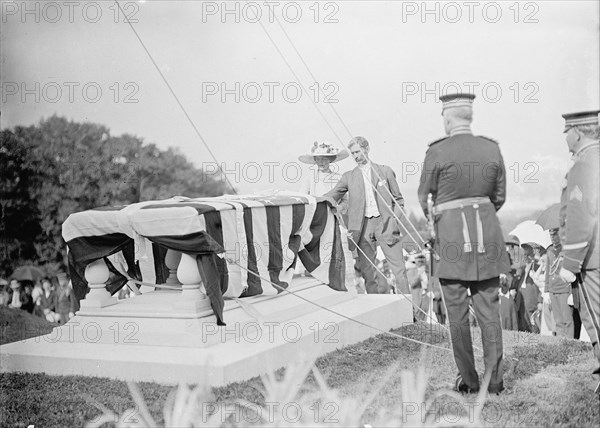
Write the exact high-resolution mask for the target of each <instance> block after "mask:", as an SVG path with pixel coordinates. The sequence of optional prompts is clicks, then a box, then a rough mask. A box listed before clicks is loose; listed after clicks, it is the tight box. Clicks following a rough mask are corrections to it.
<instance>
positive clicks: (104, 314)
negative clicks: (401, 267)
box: [0, 278, 412, 386]
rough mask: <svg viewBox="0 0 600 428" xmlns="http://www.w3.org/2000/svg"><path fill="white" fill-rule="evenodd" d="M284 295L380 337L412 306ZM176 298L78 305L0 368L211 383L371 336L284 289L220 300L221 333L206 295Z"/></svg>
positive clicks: (314, 291) (298, 287) (311, 291)
mask: <svg viewBox="0 0 600 428" xmlns="http://www.w3.org/2000/svg"><path fill="white" fill-rule="evenodd" d="M292 290H293V291H294V292H295V293H297V294H299V295H300V296H303V297H306V298H309V299H310V300H311V301H314V302H316V303H318V304H319V305H322V306H324V307H326V308H329V309H331V310H333V311H335V312H337V313H339V314H343V315H344V316H346V317H349V318H353V319H356V320H358V321H362V322H364V323H366V324H369V325H372V326H376V327H377V328H379V329H381V330H384V331H388V330H389V329H391V328H396V327H401V326H402V325H403V324H407V323H412V308H411V305H410V303H409V302H408V301H407V300H406V299H403V298H402V297H401V296H398V295H393V294H387V295H355V294H352V293H343V292H336V291H333V290H331V289H330V288H329V287H327V286H326V285H323V284H320V283H319V282H318V281H316V280H314V279H312V278H302V279H299V280H298V281H297V282H296V281H295V282H294V284H293V287H292ZM180 299H181V293H180V292H171V291H161V292H152V293H146V294H143V295H141V296H136V297H134V298H132V299H127V300H121V301H119V302H118V303H117V304H115V305H112V306H108V307H104V308H97V309H94V308H90V307H87V308H85V309H82V310H81V311H79V312H78V313H77V315H76V316H75V317H74V318H73V319H72V320H71V321H69V322H68V323H67V324H65V325H64V326H61V327H57V328H55V329H54V330H53V331H52V333H50V334H48V335H45V336H39V337H36V338H32V339H28V340H25V341H21V342H15V343H11V344H7V345H3V347H2V354H1V365H0V366H1V370H2V371H3V372H15V371H25V372H38V373H39V372H43V373H47V374H53V375H83V376H102V377H109V378H116V379H121V380H132V381H152V382H159V383H165V384H175V383H180V382H186V383H196V382H208V384H210V385H212V386H218V385H225V384H228V383H230V382H235V381H242V380H246V379H249V378H251V377H254V376H258V375H260V374H262V373H265V372H268V371H270V370H274V369H278V368H280V367H283V366H287V365H289V364H291V363H294V362H297V361H299V360H300V359H302V358H307V357H308V358H311V357H314V356H320V355H323V354H325V353H327V352H330V351H333V350H335V349H338V348H342V347H344V346H347V345H350V344H353V343H356V342H359V341H361V340H364V339H367V338H369V337H371V336H374V335H377V334H380V331H377V330H374V329H371V328H368V327H365V326H363V325H361V324H358V323H356V322H353V321H351V320H349V319H346V318H345V317H343V316H340V315H336V314H332V313H331V312H329V311H326V310H323V309H320V308H318V307H316V306H314V305H312V304H310V303H307V302H305V301H303V300H301V299H299V298H298V297H296V296H293V295H290V294H288V293H284V294H281V295H278V296H264V297H262V296H257V297H253V298H245V299H243V301H244V302H246V303H247V304H251V305H252V308H253V310H247V309H244V308H243V306H240V304H238V303H237V302H235V301H230V300H228V301H226V304H225V311H224V319H225V322H226V323H227V325H226V326H224V327H219V326H217V325H216V320H215V317H214V315H213V314H212V310H211V309H210V305H209V304H208V299H206V300H205V301H203V302H202V304H204V302H206V303H207V305H208V306H206V307H204V308H201V307H200V308H199V307H194V308H193V310H191V309H190V308H185V307H181V306H180V303H181V301H180Z"/></svg>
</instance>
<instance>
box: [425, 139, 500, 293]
mask: <svg viewBox="0 0 600 428" xmlns="http://www.w3.org/2000/svg"><path fill="white" fill-rule="evenodd" d="M454 131H458V132H459V133H457V134H454V135H453V134H452V133H451V135H450V136H449V137H446V138H443V139H441V140H437V141H434V142H433V143H431V144H430V145H429V149H428V150H427V154H426V155H425V162H424V164H423V170H422V172H421V182H420V185H419V191H418V194H419V202H420V204H421V207H422V208H423V211H424V212H425V214H426V215H427V214H428V208H427V196H428V194H429V193H431V194H432V196H433V201H434V204H435V206H434V219H435V231H436V237H435V242H434V250H435V252H436V253H437V260H435V262H434V275H435V276H437V277H439V278H445V279H458V280H463V281H482V280H485V279H490V278H494V277H497V276H499V275H500V274H501V273H506V272H509V271H510V264H509V259H508V254H507V252H506V248H505V243H504V238H503V234H502V230H501V228H500V223H499V221H498V217H497V216H496V211H497V210H499V209H500V207H502V205H503V204H504V200H505V198H506V173H505V168H504V160H503V159H502V155H501V154H500V148H499V147H498V143H496V142H495V141H494V140H491V139H489V138H486V137H479V136H474V135H473V134H471V132H470V130H469V129H468V128H467V129H462V130H453V132H454Z"/></svg>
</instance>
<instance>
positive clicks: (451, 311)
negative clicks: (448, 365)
mask: <svg viewBox="0 0 600 428" xmlns="http://www.w3.org/2000/svg"><path fill="white" fill-rule="evenodd" d="M440 284H441V285H442V294H443V297H444V303H445V305H446V312H447V314H448V321H449V324H450V338H451V340H452V351H453V352H454V361H455V362H456V365H457V366H458V371H459V373H460V375H461V377H462V380H463V382H464V383H465V384H466V385H467V386H468V387H469V388H471V389H472V390H479V376H478V375H477V370H476V369H475V359H474V356H473V345H472V342H471V328H470V325H469V299H468V296H467V289H469V290H471V296H472V298H473V307H474V309H475V315H476V316H477V321H478V322H479V326H480V328H481V336H482V342H483V359H484V363H485V374H484V379H485V376H491V377H490V384H489V386H488V389H489V390H491V391H497V390H499V389H502V387H503V383H502V377H503V375H504V368H503V364H502V326H501V323H500V304H499V301H500V298H499V295H498V289H499V287H500V281H499V278H498V277H496V278H490V279H487V280H484V281H460V280H457V279H443V278H440Z"/></svg>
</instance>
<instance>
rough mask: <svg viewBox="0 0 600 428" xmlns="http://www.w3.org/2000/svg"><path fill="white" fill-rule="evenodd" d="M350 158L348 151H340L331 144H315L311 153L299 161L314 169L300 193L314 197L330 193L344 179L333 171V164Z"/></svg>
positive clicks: (301, 156)
mask: <svg viewBox="0 0 600 428" xmlns="http://www.w3.org/2000/svg"><path fill="white" fill-rule="evenodd" d="M347 157H348V152H347V151H346V150H339V149H338V148H336V147H334V146H333V145H332V144H330V143H326V142H324V143H320V144H319V143H318V142H316V141H315V142H314V144H313V146H312V147H311V149H310V153H306V154H303V155H300V156H299V157H298V159H299V160H300V162H304V163H307V164H310V165H313V167H311V168H310V173H309V174H308V177H305V179H304V180H302V187H301V188H300V191H301V192H302V193H307V194H309V195H312V196H322V195H324V194H325V193H327V192H329V191H330V190H331V189H333V187H334V186H335V185H336V184H337V182H338V181H339V180H340V178H342V174H340V173H338V172H337V171H334V170H332V169H331V164H332V163H334V162H338V161H341V160H342V159H345V158H347Z"/></svg>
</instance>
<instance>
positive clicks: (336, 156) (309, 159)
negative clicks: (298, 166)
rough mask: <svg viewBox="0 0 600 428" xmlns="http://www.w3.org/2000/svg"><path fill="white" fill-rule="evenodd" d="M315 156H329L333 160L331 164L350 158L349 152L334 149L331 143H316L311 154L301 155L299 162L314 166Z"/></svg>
mask: <svg viewBox="0 0 600 428" xmlns="http://www.w3.org/2000/svg"><path fill="white" fill-rule="evenodd" d="M315 156H327V157H329V158H330V159H331V162H337V161H341V160H342V159H346V158H347V157H348V152H347V151H346V150H340V149H338V148H337V147H334V146H333V144H331V143H327V142H324V143H318V142H316V141H315V142H314V143H313V146H312V147H311V149H310V153H309V154H305V155H300V156H299V157H298V160H300V162H304V163H310V164H314V163H315Z"/></svg>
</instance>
